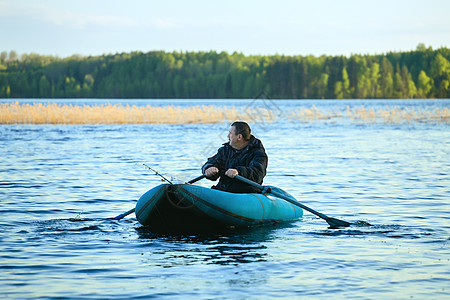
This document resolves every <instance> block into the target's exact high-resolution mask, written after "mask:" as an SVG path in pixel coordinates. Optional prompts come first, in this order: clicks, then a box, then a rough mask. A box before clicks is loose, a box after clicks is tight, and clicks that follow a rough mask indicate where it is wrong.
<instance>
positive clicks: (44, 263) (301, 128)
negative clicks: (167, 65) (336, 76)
mask: <svg viewBox="0 0 450 300" xmlns="http://www.w3.org/2000/svg"><path fill="white" fill-rule="evenodd" d="M49 101H50V102H51V103H55V104H56V105H57V106H63V105H73V106H78V105H84V106H87V107H91V106H95V107H97V106H99V105H100V106H102V105H103V106H111V105H112V106H116V105H120V107H122V106H124V105H126V104H129V105H131V106H136V107H138V111H139V109H140V107H145V106H150V107H152V109H153V107H167V106H168V105H172V106H174V107H176V108H179V109H180V111H181V113H180V114H181V116H183V114H192V112H191V111H189V110H184V109H186V108H190V107H192V106H203V105H204V106H208V107H212V110H213V111H216V112H218V113H217V114H211V113H210V111H207V114H205V115H204V116H202V118H201V120H200V119H199V120H198V121H196V122H194V121H192V120H190V121H186V122H183V121H182V120H181V121H180V119H176V120H175V121H174V122H172V123H170V122H169V123H167V122H166V123H164V122H162V123H158V122H150V123H147V124H145V123H143V124H133V121H130V122H126V124H101V123H97V124H45V122H44V123H43V124H33V123H32V122H31V121H24V122H21V123H18V124H3V125H0V145H1V147H0V157H1V159H0V211H1V213H2V218H1V220H0V229H1V230H0V250H1V251H0V253H1V254H0V255H1V262H0V269H1V272H0V290H1V293H2V295H3V297H4V298H7V299H148V298H161V299H181V298H182V299H185V298H193V299H261V298H263V299H264V298H286V299H293V298H305V299H329V298H333V299H411V298H415V299H448V298H450V288H449V287H450V248H449V242H450V223H449V216H450V176H449V175H450V120H449V119H448V111H449V109H450V100H449V99H443V100H434V99H432V100H370V101H369V100H316V101H314V100H304V101H299V100H283V101H281V100H277V101H274V100H268V99H258V100H257V101H255V100H197V99H192V100H109V101H107V100H98V99H83V100H73V99H68V100H34V99H33V100H12V101H11V100H0V102H2V103H4V104H8V105H9V104H11V103H13V102H18V103H19V104H20V105H25V104H26V103H35V105H36V103H41V104H44V105H48V104H49ZM230 106H233V107H235V108H236V110H237V111H238V116H242V118H244V119H246V120H247V121H248V122H249V123H250V125H251V127H252V133H253V134H254V135H255V136H256V137H258V138H260V139H261V140H262V141H263V143H264V146H265V148H266V151H267V154H268V156H269V167H268V174H267V176H266V177H265V180H264V184H267V185H274V186H278V187H280V188H282V189H284V190H286V191H287V192H289V193H290V194H292V195H293V196H294V197H295V198H296V199H297V200H298V201H300V202H301V203H303V204H305V205H307V206H309V207H311V208H314V209H315V210H317V211H319V212H322V213H325V214H327V215H329V216H332V217H336V218H339V219H342V220H345V221H349V222H357V221H364V222H368V223H371V224H372V225H374V226H351V227H349V228H342V229H330V228H329V227H328V224H327V223H326V222H325V221H324V220H322V219H320V218H318V217H316V216H315V215H312V214H310V213H308V212H305V214H304V217H303V219H301V220H298V221H295V222H291V223H285V224H279V225H276V226H275V225H273V226H265V227H257V228H249V229H239V230H237V229H235V230H224V231H220V232H201V233H196V232H192V233H183V234H177V233H171V234H169V233H166V234H161V233H154V232H152V230H151V229H150V228H146V227H143V226H142V225H140V224H139V223H138V222H137V220H136V218H135V216H134V214H132V215H129V216H128V217H126V218H124V219H122V220H119V221H114V220H107V219H105V218H108V217H114V216H116V215H118V214H120V213H122V212H125V211H127V210H129V209H131V208H133V207H134V205H135V204H136V202H137V200H138V199H139V197H140V196H141V195H142V194H143V193H145V192H146V191H147V190H149V189H150V188H152V187H154V186H156V185H158V184H160V183H161V178H160V177H159V176H157V175H155V174H154V173H153V172H151V171H149V170H148V169H146V168H145V167H144V166H142V164H147V165H149V166H151V167H152V168H154V169H156V170H158V171H159V172H161V173H163V174H166V175H167V176H169V177H170V178H175V180H178V179H179V180H183V181H188V180H190V179H193V178H195V177H197V176H199V175H200V174H201V173H200V167H201V165H202V164H203V163H204V162H205V161H206V158H207V157H208V156H211V155H213V154H214V151H215V150H216V149H217V148H218V147H220V145H221V144H222V143H224V142H226V141H227V140H226V135H227V132H228V128H229V124H230V120H228V119H226V120H223V121H220V116H221V115H220V113H222V111H223V110H225V109H227V108H228V107H230ZM4 109H5V110H6V108H4ZM28 109H29V108H28ZM267 111H269V112H270V114H271V116H270V118H263V117H262V116H263V115H264V114H265V113H266V112H267ZM122 112H123V111H122ZM194 113H195V112H194ZM10 114H11V113H10ZM83 114H84V113H80V114H79V119H82V115H83ZM210 116H212V117H211V118H214V120H213V121H211V122H209V121H208V120H209V118H210ZM218 116H219V117H218ZM161 117H162V116H161ZM232 117H236V115H233V116H232ZM75 119H76V118H75ZM196 184H198V185H201V186H205V187H210V186H211V185H213V184H214V183H213V182H211V181H208V180H206V179H204V180H201V181H199V182H197V183H196Z"/></svg>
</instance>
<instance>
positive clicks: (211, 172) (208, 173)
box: [205, 167, 219, 178]
mask: <svg viewBox="0 0 450 300" xmlns="http://www.w3.org/2000/svg"><path fill="white" fill-rule="evenodd" d="M217 173H219V169H217V168H216V167H210V168H208V169H206V170H205V176H206V177H208V178H210V177H213V176H214V175H216V174H217Z"/></svg>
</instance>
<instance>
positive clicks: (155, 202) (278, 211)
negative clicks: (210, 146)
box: [135, 184, 303, 230]
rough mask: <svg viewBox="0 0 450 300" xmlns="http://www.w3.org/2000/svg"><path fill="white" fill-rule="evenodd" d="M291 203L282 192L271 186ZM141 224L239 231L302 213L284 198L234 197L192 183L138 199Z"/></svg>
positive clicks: (156, 189)
mask: <svg viewBox="0 0 450 300" xmlns="http://www.w3.org/2000/svg"><path fill="white" fill-rule="evenodd" d="M270 188H271V189H272V191H276V192H277V193H279V194H282V195H283V196H284V197H288V198H289V199H292V200H293V201H296V200H295V198H294V197H292V196H291V195H289V194H288V193H286V192H285V191H283V190H281V189H279V188H276V187H270ZM135 213H136V218H137V219H138V221H139V222H140V223H141V224H142V225H147V226H149V227H150V228H153V229H157V230H176V229H181V230H183V229H188V228H198V229H212V228H217V227H222V228H226V227H228V228H239V227H250V226H255V225H263V224H270V223H278V222H285V221H293V220H296V219H299V218H301V217H302V216H303V210H302V209H301V208H300V207H298V206H296V205H293V204H292V203H290V202H289V201H286V200H285V199H282V198H279V197H275V196H271V195H267V196H266V195H263V194H234V193H228V192H223V191H219V190H215V189H210V188H205V187H201V186H197V185H191V184H161V185H158V186H156V187H154V188H153V189H151V190H149V191H147V192H146V193H145V194H144V195H142V196H141V198H140V199H139V201H138V202H137V204H136V208H135Z"/></svg>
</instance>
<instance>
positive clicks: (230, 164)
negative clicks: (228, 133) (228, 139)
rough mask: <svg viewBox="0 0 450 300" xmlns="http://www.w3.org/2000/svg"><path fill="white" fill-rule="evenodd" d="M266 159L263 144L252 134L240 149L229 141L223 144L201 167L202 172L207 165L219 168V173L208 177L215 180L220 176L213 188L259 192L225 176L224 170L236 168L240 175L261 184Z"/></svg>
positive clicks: (240, 191) (264, 174)
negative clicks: (213, 176) (245, 144)
mask: <svg viewBox="0 0 450 300" xmlns="http://www.w3.org/2000/svg"><path fill="white" fill-rule="evenodd" d="M267 161H268V158H267V155H266V150H265V149H264V146H263V144H262V143H261V141H260V140H259V139H257V138H255V137H254V136H253V135H252V136H251V137H250V141H249V143H248V145H247V146H246V147H245V148H243V149H241V150H236V149H234V148H233V147H231V146H230V144H229V143H225V144H223V146H222V147H220V148H219V150H218V151H217V154H216V155H214V156H213V157H210V158H208V161H207V162H206V163H205V164H204V165H203V167H202V172H203V174H204V173H205V170H206V169H208V168H209V167H216V168H218V169H219V174H217V175H216V176H215V178H209V179H211V180H216V179H217V178H219V177H220V179H219V182H218V183H217V185H216V186H213V188H215V189H218V190H222V191H227V192H232V193H259V192H260V191H258V190H257V189H256V188H254V187H252V186H250V185H248V184H247V183H244V182H242V181H240V180H238V179H235V178H230V177H228V176H226V175H225V172H226V171H227V170H228V169H230V168H231V169H236V170H237V171H238V172H239V175H241V176H242V177H245V178H248V179H250V180H252V181H255V182H257V183H259V184H262V182H263V178H264V176H266V169H267Z"/></svg>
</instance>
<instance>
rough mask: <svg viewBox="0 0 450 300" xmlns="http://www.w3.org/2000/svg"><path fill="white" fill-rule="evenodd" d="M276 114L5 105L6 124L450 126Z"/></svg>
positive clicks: (372, 113) (394, 117)
mask: <svg viewBox="0 0 450 300" xmlns="http://www.w3.org/2000/svg"><path fill="white" fill-rule="evenodd" d="M277 113H278V114H275V113H274V112H273V111H271V110H270V109H267V108H261V107H247V108H245V109H244V110H242V111H241V110H238V109H236V107H234V106H232V107H230V108H221V107H215V106H206V105H202V106H190V107H177V106H164V107H159V106H150V105H147V106H136V105H132V106H130V105H120V104H119V105H112V104H105V105H92V106H91V105H83V106H79V105H58V104H55V103H48V104H42V103H33V104H21V103H19V102H14V103H0V124H191V123H205V124H211V123H221V122H231V121H233V120H244V121H247V122H251V123H256V122H273V121H276V120H278V119H279V118H285V119H288V120H290V121H300V122H314V121H321V120H336V119H350V120H352V121H354V122H365V123H379V122H382V123H404V122H440V123H449V122H450V109H449V108H443V109H438V108H435V109H432V110H426V109H416V110H414V109H407V108H398V107H394V108H392V107H385V108H377V109H374V108H365V107H362V106H361V107H356V108H350V107H347V108H346V109H345V110H339V109H336V110H322V109H318V108H317V107H316V106H314V105H313V106H312V107H311V108H298V109H296V110H294V111H291V112H289V113H286V112H283V113H282V114H281V115H280V113H279V112H277Z"/></svg>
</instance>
